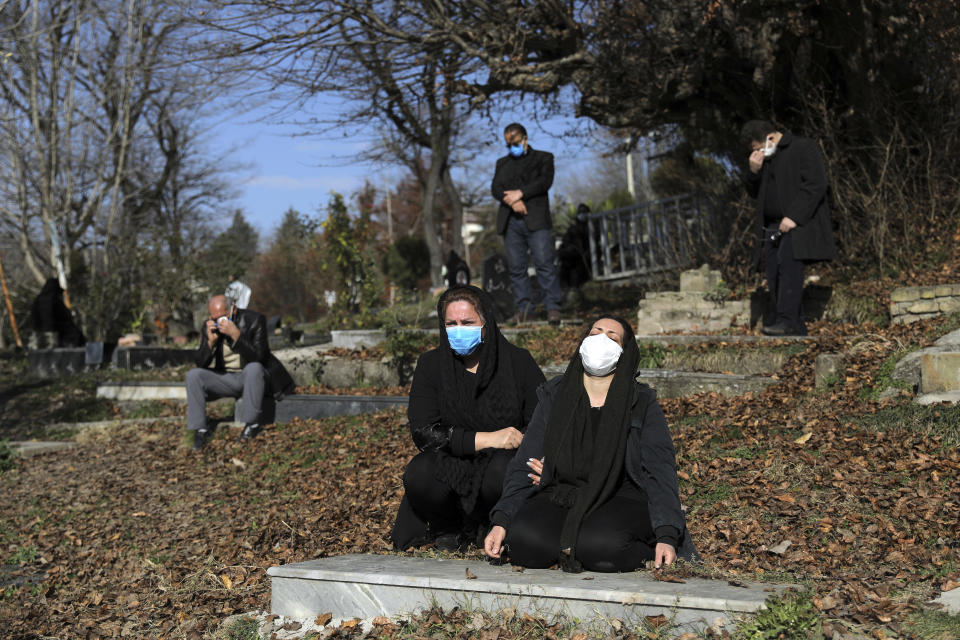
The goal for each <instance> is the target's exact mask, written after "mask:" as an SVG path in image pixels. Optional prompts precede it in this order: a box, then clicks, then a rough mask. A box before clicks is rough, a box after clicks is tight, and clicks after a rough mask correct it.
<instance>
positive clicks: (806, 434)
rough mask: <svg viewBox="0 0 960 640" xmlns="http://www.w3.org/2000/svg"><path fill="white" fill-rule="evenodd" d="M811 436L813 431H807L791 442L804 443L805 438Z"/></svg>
mask: <svg viewBox="0 0 960 640" xmlns="http://www.w3.org/2000/svg"><path fill="white" fill-rule="evenodd" d="M812 436H813V431H807V432H806V433H805V434H803V435H802V436H800V437H799V438H797V439H796V440H794V441H793V442H794V444H806V443H807V440H809V439H810V438H811V437H812Z"/></svg>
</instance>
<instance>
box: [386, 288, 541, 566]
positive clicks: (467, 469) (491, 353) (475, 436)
mask: <svg viewBox="0 0 960 640" xmlns="http://www.w3.org/2000/svg"><path fill="white" fill-rule="evenodd" d="M437 315H438V317H439V320H440V345H439V346H438V347H437V348H436V349H433V350H431V351H428V352H427V353H425V354H423V355H422V356H420V359H419V360H418V361H417V368H416V371H414V374H413V384H412V386H411V387H410V405H409V408H408V410H407V415H408V416H409V418H410V432H411V434H412V435H413V442H414V444H416V446H417V449H419V450H420V453H418V454H417V455H416V456H415V457H414V458H413V459H412V460H411V461H410V464H408V465H407V469H406V471H404V474H403V487H404V492H405V494H404V497H403V501H402V502H401V503H400V510H399V512H398V514H397V519H396V522H395V524H394V526H393V531H392V533H391V534H390V537H391V540H392V541H393V545H394V548H395V549H398V550H403V549H407V548H409V547H416V546H421V545H424V544H427V543H430V542H433V543H434V544H435V545H436V546H437V547H438V548H442V549H447V550H452V549H456V548H458V547H461V546H463V545H465V544H466V543H469V542H474V541H476V540H478V536H483V534H484V532H486V530H487V527H488V522H487V513H488V512H489V510H490V507H492V506H493V505H494V503H496V501H497V500H498V499H499V498H500V490H501V488H502V487H503V474H504V470H505V469H506V467H507V463H508V462H509V461H510V459H511V458H513V454H514V452H515V450H516V448H517V447H518V446H519V445H520V443H521V441H522V439H523V433H524V431H526V428H527V423H529V422H530V418H531V416H532V415H533V410H534V407H535V405H536V403H537V400H536V397H537V396H536V388H537V386H538V385H540V383H542V382H543V380H544V377H543V373H542V372H541V371H540V368H539V367H538V366H537V364H536V362H534V360H533V358H532V357H531V356H530V353H529V352H528V351H526V350H525V349H521V348H519V347H515V346H513V345H512V344H510V343H509V342H507V340H506V339H505V338H504V337H503V335H501V333H500V330H499V329H498V328H497V321H496V312H495V309H494V304H493V301H492V300H491V298H490V296H489V295H487V293H486V292H485V291H482V290H481V289H478V288H476V287H472V286H454V287H451V288H450V289H448V290H447V291H446V292H444V294H443V295H442V296H440V300H439V301H438V303H437Z"/></svg>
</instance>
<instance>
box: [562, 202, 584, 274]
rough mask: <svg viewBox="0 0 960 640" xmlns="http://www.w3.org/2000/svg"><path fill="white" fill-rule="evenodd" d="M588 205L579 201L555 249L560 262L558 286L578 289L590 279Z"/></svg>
mask: <svg viewBox="0 0 960 640" xmlns="http://www.w3.org/2000/svg"><path fill="white" fill-rule="evenodd" d="M588 213H590V207H588V206H587V205H585V204H583V203H580V206H579V207H577V216H576V218H574V221H573V223H572V224H571V225H570V226H569V227H567V230H566V232H564V234H563V238H562V239H561V240H560V249H559V250H558V251H557V253H558V257H559V262H560V286H561V287H563V288H565V289H579V288H580V285H582V284H583V283H585V282H587V281H588V280H590V229H589V224H588V222H587V214H588Z"/></svg>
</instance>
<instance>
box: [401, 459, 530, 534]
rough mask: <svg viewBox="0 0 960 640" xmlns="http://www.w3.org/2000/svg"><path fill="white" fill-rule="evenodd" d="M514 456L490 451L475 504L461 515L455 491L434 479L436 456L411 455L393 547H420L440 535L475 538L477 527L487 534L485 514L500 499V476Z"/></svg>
mask: <svg viewBox="0 0 960 640" xmlns="http://www.w3.org/2000/svg"><path fill="white" fill-rule="evenodd" d="M514 453H516V451H514V450H513V449H510V450H505V449H496V450H494V451H493V453H492V454H491V459H490V463H489V464H488V465H487V468H486V470H485V471H484V473H483V478H482V479H481V485H480V495H479V497H478V498H477V505H476V507H475V508H474V510H473V512H472V513H469V514H465V513H463V509H462V508H461V506H460V496H459V495H457V492H456V491H454V490H453V488H452V487H450V486H449V485H447V484H445V483H444V482H441V481H440V480H437V478H436V470H437V462H436V460H437V453H436V452H435V451H422V452H420V453H418V454H417V455H416V456H414V458H413V460H411V461H410V464H408V465H407V469H406V471H404V472H403V489H404V492H405V495H404V498H403V502H402V503H401V505H400V511H399V513H398V514H397V520H396V522H395V524H394V526H393V532H392V533H391V534H390V537H391V539H392V540H393V544H394V547H395V548H396V549H401V550H402V549H406V548H408V547H410V546H419V545H420V544H424V543H426V542H427V541H428V539H429V538H430V537H433V536H436V535H438V534H443V533H464V534H467V535H474V534H476V533H477V531H476V529H478V528H483V529H484V530H483V533H486V526H485V525H486V524H487V514H488V513H489V512H490V509H491V508H492V507H493V505H495V504H496V503H497V500H499V499H500V494H501V492H502V491H503V476H504V475H505V474H506V471H507V464H508V463H509V462H510V460H512V459H513V455H514Z"/></svg>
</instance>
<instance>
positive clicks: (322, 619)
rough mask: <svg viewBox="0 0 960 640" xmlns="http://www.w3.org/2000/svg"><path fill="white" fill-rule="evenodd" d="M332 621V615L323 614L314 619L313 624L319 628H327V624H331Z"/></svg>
mask: <svg viewBox="0 0 960 640" xmlns="http://www.w3.org/2000/svg"><path fill="white" fill-rule="evenodd" d="M331 620H333V614H332V613H321V614H320V615H318V616H317V617H316V618H314V619H313V624H315V625H316V626H318V627H325V626H327V623H328V622H330V621H331Z"/></svg>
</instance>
